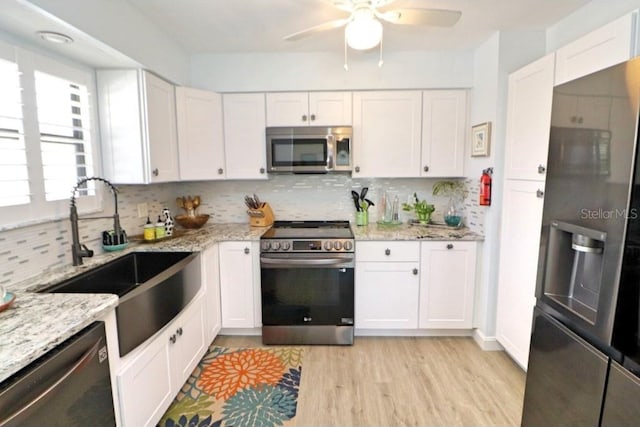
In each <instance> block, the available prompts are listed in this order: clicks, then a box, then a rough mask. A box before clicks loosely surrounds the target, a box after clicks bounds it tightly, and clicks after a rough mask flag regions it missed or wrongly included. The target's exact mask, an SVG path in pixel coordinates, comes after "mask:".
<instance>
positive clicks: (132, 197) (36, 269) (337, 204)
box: [0, 174, 484, 284]
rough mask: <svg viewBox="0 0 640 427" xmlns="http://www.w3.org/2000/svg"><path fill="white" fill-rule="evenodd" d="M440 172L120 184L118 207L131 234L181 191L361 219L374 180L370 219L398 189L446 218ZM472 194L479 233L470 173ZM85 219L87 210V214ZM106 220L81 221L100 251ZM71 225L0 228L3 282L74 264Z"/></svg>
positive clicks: (218, 200) (207, 203)
mask: <svg viewBox="0 0 640 427" xmlns="http://www.w3.org/2000/svg"><path fill="white" fill-rule="evenodd" d="M436 181H437V179H427V178H411V179H409V178H407V179H397V178H393V179H392V178H371V179H364V178H362V179H361V178H352V177H351V176H350V175H338V174H335V175H271V176H270V177H269V179H268V180H264V181H207V182H183V183H171V184H154V185H122V186H118V188H119V194H118V201H119V203H118V205H119V206H118V208H119V209H118V210H119V214H120V222H121V224H122V227H123V228H124V229H125V230H126V231H127V233H128V234H129V235H135V234H141V233H142V227H143V226H144V223H145V222H146V217H145V218H139V217H138V210H137V205H138V204H140V203H146V204H147V206H148V208H149V213H150V217H151V219H152V221H153V220H154V219H156V218H157V216H158V215H159V214H160V212H161V210H162V208H163V207H165V206H166V207H169V209H171V212H172V213H173V214H174V215H176V214H179V213H182V212H181V210H180V209H179V208H178V207H177V206H176V202H175V199H176V197H179V196H186V195H191V196H195V195H199V196H200V198H201V199H202V203H201V205H200V207H199V208H198V212H199V213H208V214H211V219H210V221H211V222H237V223H246V222H248V217H247V214H246V207H245V205H244V196H245V195H251V194H254V193H255V194H257V195H258V196H259V197H260V199H261V200H262V201H266V202H269V204H270V205H271V207H272V209H273V211H274V214H275V216H276V219H282V220H291V219H306V220H309V219H348V220H351V221H354V220H355V208H354V205H353V200H352V198H351V190H352V189H353V190H355V191H357V192H360V190H361V189H362V188H363V187H369V193H368V195H367V198H368V199H370V200H372V201H373V202H374V203H376V206H374V207H372V208H370V211H369V221H370V222H375V221H377V219H378V218H379V217H380V215H379V212H378V206H377V205H379V202H380V199H381V198H382V195H383V194H384V193H385V192H387V194H388V195H389V196H390V199H391V200H393V198H394V197H395V196H398V200H399V202H400V205H401V204H402V203H403V202H407V200H408V198H410V197H411V196H412V195H413V193H414V192H416V193H417V194H418V197H419V198H420V199H425V198H426V199H427V200H429V201H430V202H431V203H433V204H434V205H435V207H436V210H435V212H434V213H433V219H434V220H435V221H443V215H444V213H445V212H446V210H447V208H448V204H449V200H448V199H447V198H443V197H434V196H433V195H432V194H431V192H432V186H433V184H434V183H435V182H436ZM465 182H466V184H467V187H468V188H469V196H468V197H467V198H466V200H465V201H464V203H461V204H460V207H461V208H462V211H463V216H464V222H465V224H466V225H467V226H469V228H471V229H472V230H473V231H475V232H477V233H482V232H483V222H484V211H483V208H481V207H479V206H477V200H478V191H479V187H478V184H477V183H476V182H475V181H474V180H466V181H465ZM112 212H113V202H112V201H111V200H110V194H109V193H107V194H106V195H105V210H104V214H106V215H110V214H111V213H112ZM81 218H82V216H81ZM410 218H412V214H411V213H408V212H403V211H402V210H401V209H400V219H401V220H402V221H406V220H408V219H410ZM112 227H113V223H112V221H111V220H108V219H101V220H90V221H86V220H81V221H80V240H81V242H82V243H84V244H86V245H87V246H88V247H89V248H90V249H93V250H94V251H95V252H96V253H99V252H100V251H101V238H100V236H101V231H102V230H107V229H111V228H112ZM70 249H71V230H70V223H69V220H68V219H61V220H57V221H51V222H46V223H42V224H38V225H32V226H29V227H22V228H16V229H12V230H7V231H2V232H0V284H10V283H12V282H17V281H20V280H23V279H26V278H28V277H31V276H33V275H36V274H40V273H42V271H43V270H46V269H48V268H52V267H56V266H61V265H67V264H70V263H71V253H70Z"/></svg>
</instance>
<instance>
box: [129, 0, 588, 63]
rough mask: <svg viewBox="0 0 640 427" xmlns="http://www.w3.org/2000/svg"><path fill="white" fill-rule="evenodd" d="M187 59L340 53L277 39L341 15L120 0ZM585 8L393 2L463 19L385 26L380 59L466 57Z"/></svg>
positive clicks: (317, 38) (315, 40)
mask: <svg viewBox="0 0 640 427" xmlns="http://www.w3.org/2000/svg"><path fill="white" fill-rule="evenodd" d="M127 1H128V2H129V3H130V4H131V5H133V6H134V7H135V8H136V9H138V10H139V11H140V12H141V13H142V14H143V15H145V16H146V17H148V19H149V20H150V21H152V22H153V23H155V24H156V25H158V26H159V28H161V29H162V30H163V31H165V32H166V33H167V34H169V35H170V36H171V37H172V38H173V39H175V40H176V41H177V42H178V43H179V44H180V45H181V46H182V47H183V48H184V49H185V50H186V51H187V52H188V53H190V54H198V53H220V52H285V51H287V52H313V51H335V50H336V49H342V48H343V43H344V40H343V30H342V29H334V30H330V31H327V32H323V33H317V34H314V35H311V36H309V37H307V38H305V39H302V40H298V41H295V42H290V41H284V40H283V39H282V38H283V37H284V36H286V35H288V34H291V33H295V32H297V31H300V30H303V29H305V28H308V27H311V26H314V25H318V24H321V23H323V22H326V21H329V20H334V19H340V18H345V17H347V16H348V13H347V12H343V11H341V10H338V9H337V8H335V7H334V6H333V5H332V3H331V1H330V0H127ZM586 3H589V0H396V1H394V2H393V4H391V5H389V6H387V7H386V8H385V10H388V9H394V8H397V7H409V8H411V7H416V8H436V9H450V10H460V11H462V18H461V19H460V21H458V23H457V24H456V25H455V26H454V27H451V28H437V27H427V26H399V25H393V24H387V23H385V24H384V41H383V43H384V49H385V51H390V50H393V51H397V50H449V49H472V48H475V47H477V46H478V45H480V44H481V43H482V42H483V41H485V40H486V39H487V38H488V37H489V36H490V35H491V34H492V33H494V32H495V31H498V30H502V31H509V30H543V29H546V28H548V27H549V26H551V25H553V24H554V23H556V22H557V21H559V20H560V19H561V18H563V17H565V16H567V15H569V14H570V13H571V12H573V11H574V10H576V9H578V8H580V7H581V6H583V5H585V4H586Z"/></svg>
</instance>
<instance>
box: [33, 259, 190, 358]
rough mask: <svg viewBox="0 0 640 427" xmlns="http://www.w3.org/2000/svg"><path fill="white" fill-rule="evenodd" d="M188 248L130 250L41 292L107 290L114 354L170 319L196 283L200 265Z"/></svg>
mask: <svg viewBox="0 0 640 427" xmlns="http://www.w3.org/2000/svg"><path fill="white" fill-rule="evenodd" d="M197 257H198V253H192V252H132V253H129V254H127V255H124V256H123V257H121V258H118V259H116V260H113V261H111V262H109V263H107V264H104V265H101V266H99V267H96V268H94V269H92V270H90V271H87V272H85V273H82V274H80V275H78V276H75V277H72V278H71V279H67V280H65V281H63V282H60V283H56V284H55V285H53V286H50V287H48V288H47V289H44V290H42V291H41V292H45V293H92V294H96V293H110V294H116V295H118V296H119V298H120V302H119V304H118V307H117V308H116V321H117V327H118V342H119V347H120V356H124V355H125V354H127V353H128V352H130V351H131V350H133V349H134V348H135V347H137V346H138V345H140V344H141V343H142V342H144V341H145V340H146V339H147V338H149V337H150V336H151V335H153V334H154V333H156V332H157V331H158V330H159V329H161V328H162V327H163V326H164V325H166V324H167V323H168V322H170V321H171V319H173V318H174V317H175V316H176V314H178V313H179V312H180V311H181V310H182V309H183V308H184V307H185V306H186V305H187V304H188V303H189V302H190V301H191V299H193V297H194V296H195V294H196V293H197V292H198V290H199V289H200V285H201V277H200V265H199V263H198V262H193V261H194V260H195V259H196V258H197Z"/></svg>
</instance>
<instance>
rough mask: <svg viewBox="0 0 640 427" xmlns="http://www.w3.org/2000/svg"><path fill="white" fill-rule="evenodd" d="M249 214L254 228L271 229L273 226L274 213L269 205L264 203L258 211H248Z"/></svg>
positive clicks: (250, 223) (250, 222)
mask: <svg viewBox="0 0 640 427" xmlns="http://www.w3.org/2000/svg"><path fill="white" fill-rule="evenodd" d="M247 214H249V225H251V226H252V227H269V226H270V225H272V224H273V219H274V217H273V211H272V210H271V206H269V203H263V204H262V206H260V207H259V208H258V209H248V210H247Z"/></svg>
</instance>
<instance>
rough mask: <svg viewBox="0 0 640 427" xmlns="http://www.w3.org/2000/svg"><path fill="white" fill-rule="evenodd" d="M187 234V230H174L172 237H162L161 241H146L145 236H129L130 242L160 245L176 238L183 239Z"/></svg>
mask: <svg viewBox="0 0 640 427" xmlns="http://www.w3.org/2000/svg"><path fill="white" fill-rule="evenodd" d="M185 234H187V231H186V230H174V231H173V234H172V235H171V236H164V237H160V238H159V239H152V240H145V238H144V234H136V235H134V236H129V240H130V241H132V242H141V243H158V242H165V241H167V240H171V239H175V238H176V237H182V236H184V235H185Z"/></svg>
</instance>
